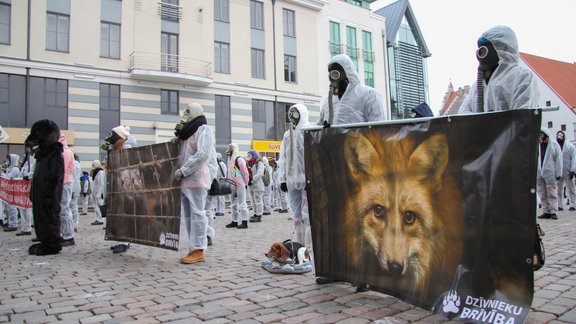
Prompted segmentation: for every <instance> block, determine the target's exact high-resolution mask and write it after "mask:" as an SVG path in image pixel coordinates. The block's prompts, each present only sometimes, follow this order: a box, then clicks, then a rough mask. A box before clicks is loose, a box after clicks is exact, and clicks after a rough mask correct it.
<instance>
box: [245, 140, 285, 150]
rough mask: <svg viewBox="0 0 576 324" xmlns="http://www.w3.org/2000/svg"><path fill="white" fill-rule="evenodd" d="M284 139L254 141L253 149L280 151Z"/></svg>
mask: <svg viewBox="0 0 576 324" xmlns="http://www.w3.org/2000/svg"><path fill="white" fill-rule="evenodd" d="M280 144H282V141H257V140H253V141H252V149H253V150H254V151H256V152H266V153H280Z"/></svg>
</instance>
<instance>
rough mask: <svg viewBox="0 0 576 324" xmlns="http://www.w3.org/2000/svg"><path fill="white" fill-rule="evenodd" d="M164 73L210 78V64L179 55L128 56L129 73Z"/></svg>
mask: <svg viewBox="0 0 576 324" xmlns="http://www.w3.org/2000/svg"><path fill="white" fill-rule="evenodd" d="M132 70H150V71H165V72H172V73H181V74H188V75H195V76H199V77H203V78H210V79H211V78H212V63H210V62H207V61H203V60H198V59H193V58H190V57H184V56H179V55H172V54H165V53H152V52H142V51H135V52H132V53H131V54H130V71H132Z"/></svg>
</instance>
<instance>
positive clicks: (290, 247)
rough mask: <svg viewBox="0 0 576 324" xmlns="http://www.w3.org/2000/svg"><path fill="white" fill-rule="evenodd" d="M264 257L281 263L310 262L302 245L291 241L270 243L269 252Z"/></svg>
mask: <svg viewBox="0 0 576 324" xmlns="http://www.w3.org/2000/svg"><path fill="white" fill-rule="evenodd" d="M266 257H268V258H270V259H272V260H276V261H278V262H281V263H293V262H296V264H303V263H304V262H309V261H310V253H309V252H308V249H307V248H306V247H305V246H304V245H302V244H300V243H298V242H292V241H291V240H286V241H284V242H276V243H272V246H270V250H268V252H267V253H266Z"/></svg>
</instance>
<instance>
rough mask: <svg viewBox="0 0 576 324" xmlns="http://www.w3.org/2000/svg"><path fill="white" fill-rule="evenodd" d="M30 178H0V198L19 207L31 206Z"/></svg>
mask: <svg viewBox="0 0 576 324" xmlns="http://www.w3.org/2000/svg"><path fill="white" fill-rule="evenodd" d="M29 197H30V180H22V179H19V180H17V179H12V180H11V179H6V178H0V200H2V201H4V202H5V203H7V204H9V205H13V206H16V207H20V208H32V202H31V201H30V198H29Z"/></svg>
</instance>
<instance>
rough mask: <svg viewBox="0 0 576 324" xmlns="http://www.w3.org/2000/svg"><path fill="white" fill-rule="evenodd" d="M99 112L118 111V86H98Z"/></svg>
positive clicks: (103, 84)
mask: <svg viewBox="0 0 576 324" xmlns="http://www.w3.org/2000/svg"><path fill="white" fill-rule="evenodd" d="M100 110H109V111H120V85H118V84H105V83H101V84H100ZM116 126H118V125H116Z"/></svg>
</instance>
